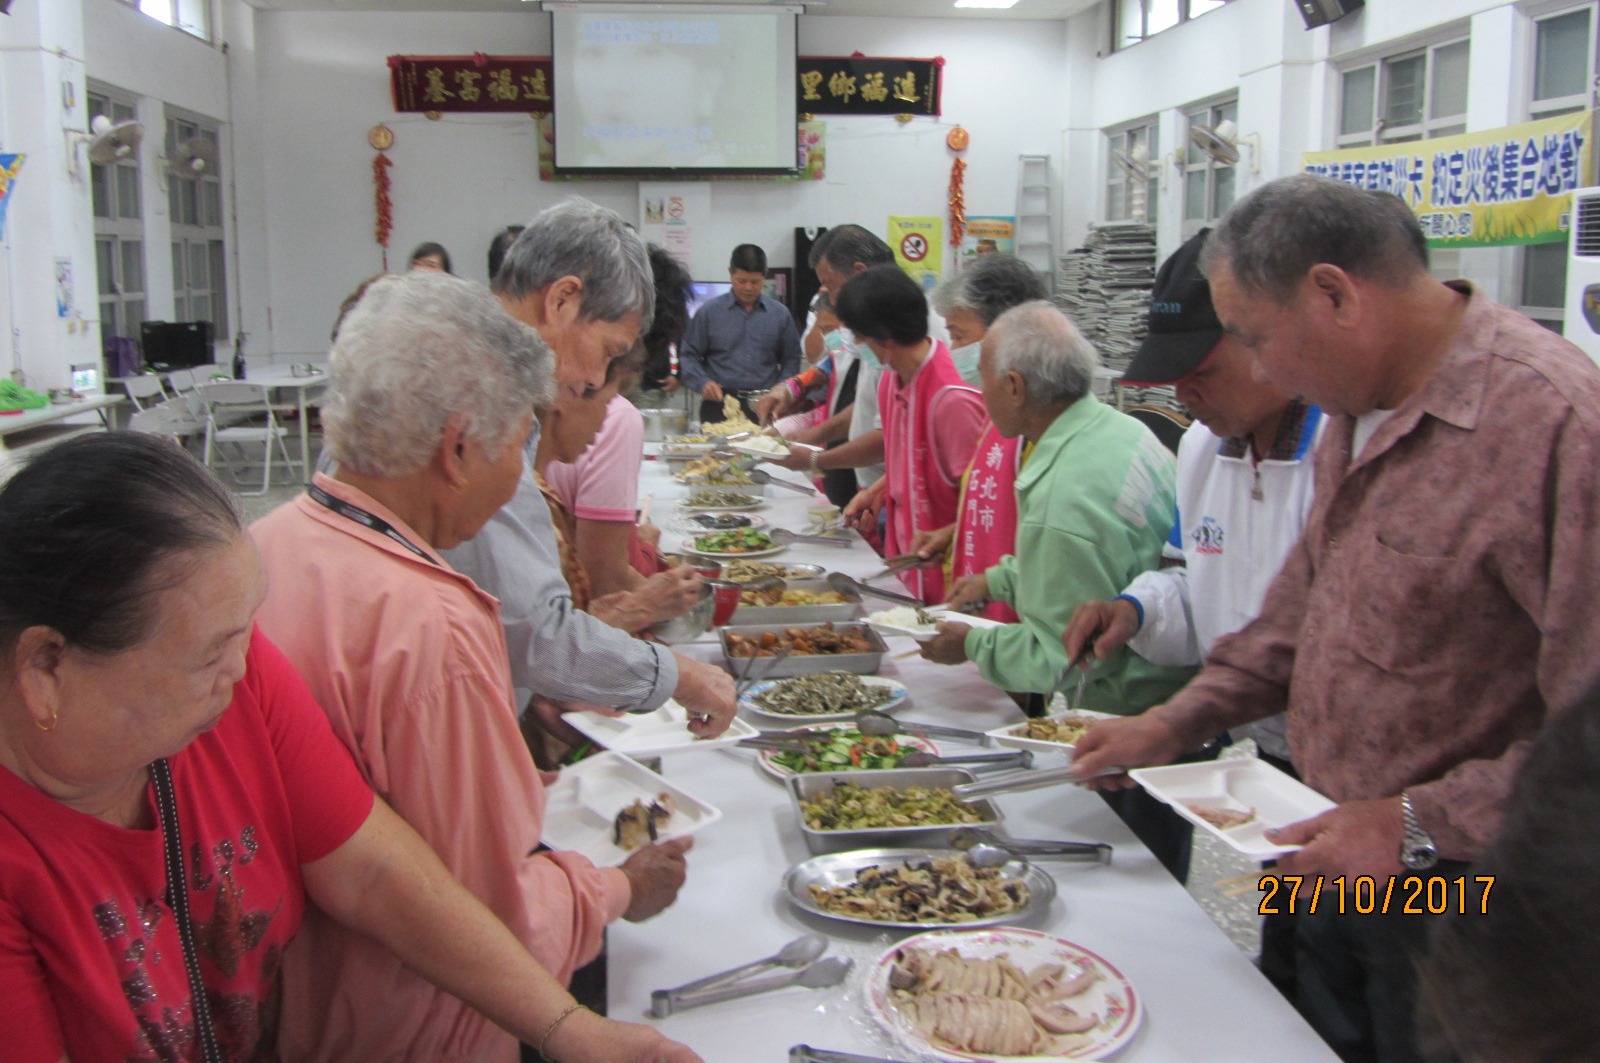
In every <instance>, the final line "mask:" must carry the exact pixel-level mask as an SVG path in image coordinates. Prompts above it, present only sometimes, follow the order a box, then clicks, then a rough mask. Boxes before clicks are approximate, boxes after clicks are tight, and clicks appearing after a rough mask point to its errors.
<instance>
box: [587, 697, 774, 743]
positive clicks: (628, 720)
mask: <svg viewBox="0 0 1600 1063" xmlns="http://www.w3.org/2000/svg"><path fill="white" fill-rule="evenodd" d="M561 718H562V719H563V720H565V721H566V722H567V723H570V724H571V725H572V726H573V727H575V728H577V729H578V730H579V731H582V732H583V734H584V735H585V736H586V737H588V738H591V739H593V740H594V742H595V743H596V744H597V745H601V746H604V747H605V748H607V749H611V750H615V751H616V752H618V753H626V754H627V755H628V756H630V757H634V758H638V757H658V756H661V755H662V754H665V753H683V752H687V751H689V750H692V749H721V748H723V747H725V746H731V745H734V744H736V743H737V742H738V741H739V740H740V739H741V738H749V737H750V736H751V735H753V734H755V733H756V729H755V728H754V727H752V726H750V725H749V724H748V723H746V722H745V721H743V720H740V719H737V718H735V719H734V721H733V724H732V726H730V727H729V728H728V729H727V730H726V731H724V732H722V734H720V735H718V736H717V737H716V738H700V737H698V736H697V735H695V733H694V732H692V731H690V730H689V711H688V710H687V709H685V708H684V707H683V706H682V705H680V704H678V703H677V702H676V701H674V700H673V699H671V698H668V699H667V701H666V704H664V705H662V706H661V707H660V708H659V709H657V710H656V711H654V712H641V713H624V714H623V715H621V716H604V715H602V714H600V713H598V712H569V713H567V714H566V715H565V716H563V717H561Z"/></svg>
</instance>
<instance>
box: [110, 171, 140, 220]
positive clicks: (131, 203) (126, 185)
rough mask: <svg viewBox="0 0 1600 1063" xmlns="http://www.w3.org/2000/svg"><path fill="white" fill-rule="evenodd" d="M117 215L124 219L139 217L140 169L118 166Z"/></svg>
mask: <svg viewBox="0 0 1600 1063" xmlns="http://www.w3.org/2000/svg"><path fill="white" fill-rule="evenodd" d="M115 170H116V172H117V214H118V216H120V217H123V218H137V217H138V216H139V168H138V167H137V166H117V167H115Z"/></svg>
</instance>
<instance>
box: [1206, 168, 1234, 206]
mask: <svg viewBox="0 0 1600 1063" xmlns="http://www.w3.org/2000/svg"><path fill="white" fill-rule="evenodd" d="M1235 172H1236V171H1235V170H1234V168H1233V167H1232V166H1219V167H1217V169H1215V170H1213V171H1212V173H1211V214H1210V215H1209V217H1211V218H1220V217H1222V215H1223V214H1224V213H1226V212H1227V209H1228V208H1229V207H1231V206H1233V175H1234V173H1235Z"/></svg>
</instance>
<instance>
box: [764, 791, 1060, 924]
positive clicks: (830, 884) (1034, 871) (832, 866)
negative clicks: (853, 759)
mask: <svg viewBox="0 0 1600 1063" xmlns="http://www.w3.org/2000/svg"><path fill="white" fill-rule="evenodd" d="M856 774H858V775H859V774H860V773H859V772H858V773H856ZM961 855H962V854H961V853H960V852H959V851H957V850H955V849H852V850H850V851H849V852H844V853H829V854H824V855H822V856H813V857H812V858H811V859H809V860H804V861H802V862H800V863H798V864H796V865H794V866H793V867H791V868H790V869H789V870H788V872H787V873H786V874H785V875H784V876H783V892H784V893H785V894H786V895H787V896H788V898H789V902H790V903H791V904H793V905H794V906H795V907H796V908H799V909H800V910H801V911H806V912H811V913H812V914H813V915H820V916H822V917H823V918H825V919H837V920H839V921H840V922H845V923H860V924H863V925H865V926H881V927H888V928H890V929H905V930H936V929H941V928H944V927H967V926H996V925H998V924H1000V923H1015V922H1017V921H1019V920H1023V919H1027V918H1028V917H1030V916H1032V915H1034V914H1036V913H1038V912H1043V911H1047V910H1049V908H1050V902H1051V901H1053V900H1055V896H1056V880H1055V879H1053V878H1051V877H1050V876H1049V875H1048V874H1046V873H1045V872H1044V871H1042V870H1041V869H1040V868H1038V867H1036V866H1035V865H1033V864H1030V863H1028V862H1027V861H1024V860H1013V861H1011V862H1010V863H1009V864H1003V865H1001V867H1000V869H999V870H1000V874H1001V875H1003V876H1004V877H1005V878H1007V879H1011V880H1020V881H1021V882H1022V883H1023V884H1024V885H1026V886H1027V887H1028V903H1027V904H1024V905H1023V906H1022V907H1021V908H1018V909H1017V910H1016V911H1013V912H1006V913H1004V914H1002V915H989V916H984V917H982V918H978V919H964V920H960V921H955V922H951V921H935V922H918V923H903V922H900V921H899V920H894V919H871V918H868V917H867V916H861V915H846V914H844V913H842V912H830V911H828V910H826V909H824V908H819V907H818V906H817V904H816V902H815V901H813V900H812V899H811V891H810V890H809V889H808V887H810V886H822V887H824V888H827V889H838V888H839V887H841V886H848V885H850V884H852V883H853V882H855V880H856V874H857V872H860V871H862V870H864V869H866V868H869V867H874V866H877V867H881V866H884V865H886V864H889V865H899V864H907V863H913V862H922V861H927V860H932V859H933V858H934V857H939V856H961Z"/></svg>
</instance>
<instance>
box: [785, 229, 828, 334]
mask: <svg viewBox="0 0 1600 1063" xmlns="http://www.w3.org/2000/svg"><path fill="white" fill-rule="evenodd" d="M827 231H828V227H827V226H825V225H824V226H819V227H818V228H815V229H807V228H805V227H803V226H800V225H796V226H795V227H794V276H792V277H790V278H789V279H790V280H791V281H793V282H794V291H792V292H790V293H789V300H790V301H789V309H790V311H791V312H793V314H794V319H795V321H796V322H798V325H797V326H796V327H798V328H799V329H800V330H801V331H802V332H803V331H805V327H806V311H808V310H809V309H810V308H811V298H812V296H814V295H816V294H817V289H818V288H819V287H821V286H820V285H819V284H817V271H816V270H814V269H812V268H811V267H810V266H809V265H807V264H806V263H807V261H808V260H809V259H810V258H811V245H812V244H814V243H816V242H817V241H818V240H820V239H822V234H823V233H825V232H827Z"/></svg>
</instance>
